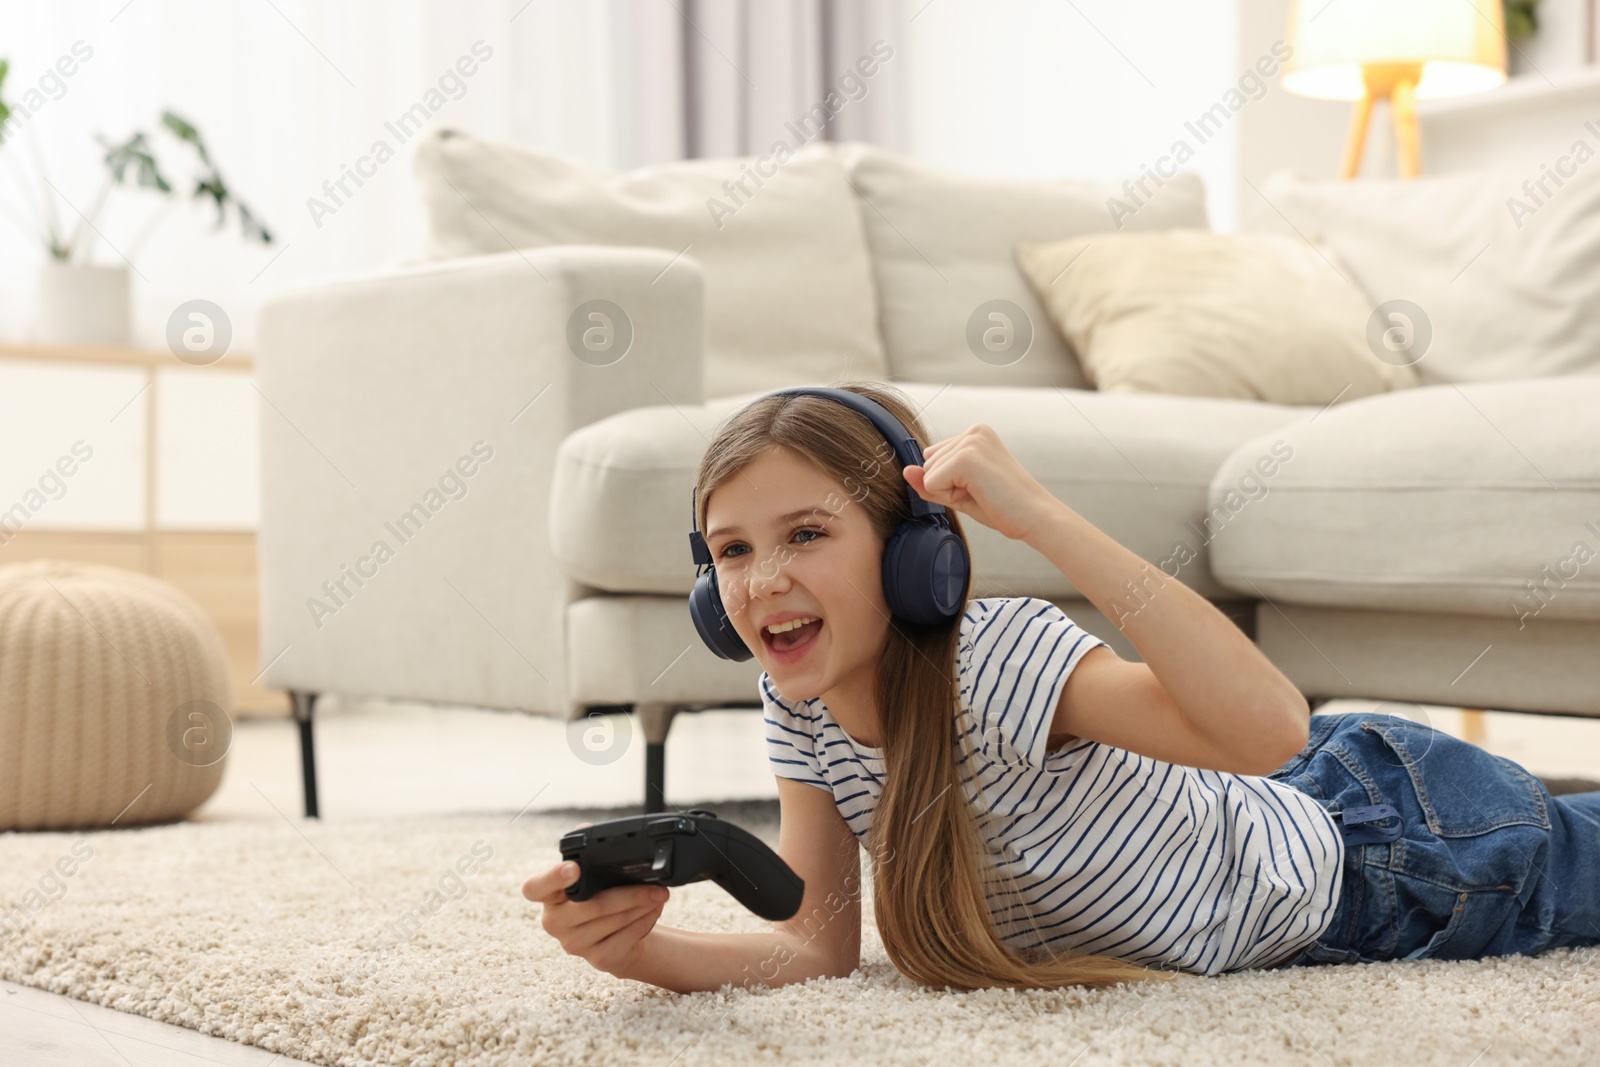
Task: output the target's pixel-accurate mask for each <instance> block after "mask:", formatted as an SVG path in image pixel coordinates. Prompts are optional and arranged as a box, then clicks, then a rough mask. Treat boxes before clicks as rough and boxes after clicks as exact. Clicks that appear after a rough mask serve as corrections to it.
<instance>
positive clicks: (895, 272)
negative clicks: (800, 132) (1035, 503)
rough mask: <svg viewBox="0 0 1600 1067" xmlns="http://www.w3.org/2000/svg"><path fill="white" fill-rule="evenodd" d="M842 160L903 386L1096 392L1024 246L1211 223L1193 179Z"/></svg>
mask: <svg viewBox="0 0 1600 1067" xmlns="http://www.w3.org/2000/svg"><path fill="white" fill-rule="evenodd" d="M839 156H840V159H841V160H842V161H843V162H844V165H845V169H846V170H847V171H848V173H849V175H850V182H851V185H853V186H854V188H855V191H856V195H857V197H858V198H859V199H860V207H861V219H862V222H863V223H864V225H865V227H866V233H867V244H868V245H869V246H870V247H871V249H872V266H873V271H874V273H875V275H876V277H877V282H878V320H879V323H880V325H881V327H882V331H883V339H884V346H885V348H886V349H887V350H888V360H889V369H890V371H891V372H892V373H893V375H894V377H895V378H896V379H898V380H901V381H918V382H940V383H953V384H957V385H1010V386H1052V385H1053V386H1061V387H1064V388H1073V389H1088V388H1092V386H1090V385H1089V383H1088V380H1087V379H1086V378H1085V377H1084V374H1083V371H1082V369H1081V368H1080V367H1079V366H1078V361H1077V359H1076V358H1075V357H1074V355H1073V354H1072V351H1071V349H1070V348H1069V347H1068V345H1067V343H1066V342H1065V341H1064V340H1063V339H1062V337H1061V335H1060V334H1059V333H1058V332H1057V330H1056V329H1055V327H1054V326H1052V325H1051V322H1050V319H1049V316H1048V315H1047V314H1046V313H1045V309H1044V308H1043V306H1042V305H1040V303H1039V300H1038V298H1037V296H1035V294H1034V291H1033V289H1032V287H1031V286H1030V285H1029V284H1028V281H1027V279H1026V278H1024V277H1023V274H1022V270H1021V268H1020V267H1019V266H1018V265H1017V260H1016V253H1015V249H1016V246H1017V244H1018V243H1019V242H1023V241H1032V242H1048V241H1059V240H1062V239H1064V238H1068V237H1078V236H1081V235H1084V234H1091V233H1100V232H1106V231H1115V230H1119V229H1123V230H1163V229H1168V228H1170V227H1175V226H1185V227H1198V228H1202V229H1204V228H1209V225H1210V223H1209V222H1208V220H1207V218H1206V206H1205V186H1204V184H1203V183H1202V182H1201V180H1200V177H1199V176H1198V175H1196V174H1193V173H1190V172H1188V171H1183V172H1180V173H1178V174H1176V175H1175V176H1173V177H1170V178H1160V177H1152V178H1149V179H1144V185H1143V189H1142V190H1141V189H1140V188H1138V187H1134V188H1132V189H1131V190H1130V189H1125V188H1123V186H1122V185H1121V184H1120V183H1116V184H1114V183H1111V182H1096V181H1078V180H1044V179H1019V178H990V177H982V176H979V175H976V174H969V173H965V172H962V171H955V170H949V169H946V168H944V167H939V166H935V165H933V164H929V163H924V162H921V161H919V160H916V159H912V158H910V157H908V156H903V155H899V154H897V153H894V152H889V151H886V150H884V149H882V148H878V147H876V146H874V145H869V144H865V143H863V142H846V143H844V144H841V145H840V146H839ZM1015 309H1020V314H1019V313H1018V312H1017V311H1016V310H1015ZM1027 334H1031V341H1027V339H1026V335H1027ZM1025 344H1026V347H1024V345H1025Z"/></svg>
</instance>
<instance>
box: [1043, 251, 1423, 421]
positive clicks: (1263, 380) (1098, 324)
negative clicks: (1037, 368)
mask: <svg viewBox="0 0 1600 1067" xmlns="http://www.w3.org/2000/svg"><path fill="white" fill-rule="evenodd" d="M1017 260H1018V262H1019V264H1020V265H1021V267H1022V272H1023V274H1024V275H1026V276H1027V278H1028V281H1029V283H1030V284H1031V285H1032V286H1033V287H1034V290H1035V291H1036V292H1038V294H1039V298H1040V301H1041V302H1042V303H1043V304H1044V306H1045V309H1046V310H1047V311H1048V312H1049V315H1050V318H1051V320H1052V321H1053V322H1054V323H1055V325H1056V327H1057V329H1059V330H1060V331H1061V333H1062V336H1064V337H1065V338H1066V339H1067V341H1068V343H1069V344H1071V345H1072V347H1073V348H1074V349H1075V350H1076V351H1077V353H1078V359H1079V361H1080V362H1081V363H1082V365H1083V369H1084V373H1085V374H1087V375H1088V377H1089V380H1090V381H1091V382H1093V383H1094V386H1095V388H1097V389H1099V390H1101V391H1102V392H1108V393H1110V392H1120V393H1169V394H1175V395H1180V396H1216V397H1235V398H1241V399H1250V400H1265V401H1269V402H1271V403H1276V404H1308V405H1309V404H1327V403H1330V402H1332V401H1334V400H1336V399H1337V400H1338V401H1340V402H1343V401H1346V400H1354V399H1356V398H1357V397H1363V396H1371V395H1372V394H1374V393H1383V392H1388V391H1389V390H1392V389H1405V388H1410V387H1411V386H1414V385H1417V384H1418V379H1417V375H1416V372H1415V371H1414V370H1413V369H1412V368H1411V367H1410V366H1409V365H1403V361H1404V358H1405V357H1404V356H1403V355H1389V357H1388V358H1389V360H1392V362H1388V361H1385V360H1384V359H1380V358H1379V357H1378V356H1377V355H1375V354H1374V350H1373V349H1372V348H1371V347H1369V346H1368V343H1367V335H1368V320H1369V319H1370V318H1371V317H1372V313H1373V306H1372V304H1371V303H1370V302H1369V301H1368V300H1367V298H1366V296H1365V295H1364V294H1363V293H1362V292H1361V291H1360V290H1359V289H1357V288H1356V286H1355V285H1354V284H1353V283H1352V282H1351V281H1349V280H1347V278H1348V272H1344V273H1343V274H1341V271H1342V270H1343V268H1340V267H1338V265H1337V264H1336V263H1335V262H1334V261H1333V260H1332V257H1331V255H1330V254H1329V253H1328V252H1327V250H1326V249H1320V248H1315V247H1312V246H1311V245H1309V244H1307V243H1306V242H1305V241H1302V240H1299V239H1298V238H1284V237H1278V236H1276V235H1271V234H1254V233H1251V234H1221V233H1212V232H1210V231H1207V230H1189V229H1178V230H1168V231H1166V232H1162V233H1107V234H1095V235H1092V236H1088V237H1075V238H1071V239H1068V240H1064V241H1055V242H1052V243H1049V244H1030V243H1026V242H1024V243H1020V244H1018V245H1017ZM1380 336H1381V334H1380ZM1380 344H1381V341H1380ZM1386 354H1387V353H1386Z"/></svg>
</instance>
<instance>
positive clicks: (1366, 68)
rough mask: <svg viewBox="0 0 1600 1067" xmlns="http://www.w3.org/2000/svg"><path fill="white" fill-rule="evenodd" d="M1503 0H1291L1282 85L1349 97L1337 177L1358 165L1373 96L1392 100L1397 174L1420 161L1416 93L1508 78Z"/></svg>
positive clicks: (1472, 87)
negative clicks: (1350, 104) (1346, 129)
mask: <svg viewBox="0 0 1600 1067" xmlns="http://www.w3.org/2000/svg"><path fill="white" fill-rule="evenodd" d="M1504 29H1505V14H1504V10H1503V8H1502V0H1309V2H1302V0H1290V6H1289V38H1288V43H1289V46H1290V48H1291V49H1292V50H1293V51H1292V52H1291V53H1290V55H1289V58H1288V60H1287V61H1286V62H1285V63H1284V66H1283V87H1284V88H1285V89H1287V90H1288V91H1289V92H1291V93H1295V94H1297V95H1299V96H1312V97H1318V98H1320V99H1323V100H1354V101H1356V106H1355V110H1354V111H1353V112H1352V113H1351V115H1350V128H1349V132H1348V133H1346V135H1345V142H1344V159H1343V161H1342V162H1341V164H1340V167H1339V177H1341V178H1354V177H1355V176H1356V172H1357V171H1358V170H1360V169H1361V152H1362V149H1363V148H1364V147H1365V146H1366V142H1367V123H1368V120H1369V119H1371V117H1372V104H1373V101H1375V100H1378V99H1380V98H1381V99H1386V100H1388V101H1389V118H1390V121H1391V122H1392V123H1393V125H1394V137H1395V146H1396V155H1397V158H1398V163H1399V169H1400V174H1401V176H1402V177H1405V178H1415V177H1416V176H1417V174H1418V173H1419V172H1420V171H1421V168H1422V148H1421V144H1420V141H1419V138H1418V135H1417V111H1416V103H1415V102H1416V101H1417V100H1426V99H1429V98H1431V97H1440V96H1457V95H1461V94H1464V93H1475V92H1480V91H1482V90H1485V89H1493V88H1494V87H1495V86H1497V85H1500V84H1502V83H1503V82H1504V81H1505V80H1506V38H1505V32H1504Z"/></svg>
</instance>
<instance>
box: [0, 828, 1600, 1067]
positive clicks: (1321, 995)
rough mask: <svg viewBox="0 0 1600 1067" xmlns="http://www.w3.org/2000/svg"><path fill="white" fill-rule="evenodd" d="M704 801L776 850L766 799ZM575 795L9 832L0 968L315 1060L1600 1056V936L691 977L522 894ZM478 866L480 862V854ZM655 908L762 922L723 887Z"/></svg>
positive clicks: (875, 942)
mask: <svg viewBox="0 0 1600 1067" xmlns="http://www.w3.org/2000/svg"><path fill="white" fill-rule="evenodd" d="M690 806H700V807H707V808H710V809H712V810H714V811H716V812H717V813H718V814H720V815H721V816H722V817H723V818H726V819H729V820H732V821H735V822H738V823H739V824H740V825H742V826H745V827H747V828H749V829H750V830H752V831H753V832H755V833H757V834H759V835H760V836H761V837H762V838H763V839H765V840H766V841H768V842H769V843H771V844H773V845H774V846H776V844H777V830H778V824H777V804H776V801H746V802H716V801H705V802H700V803H699V804H698V805H686V806H685V807H690ZM618 814H627V812H617V811H603V810H579V809H565V810H561V811H554V812H548V811H547V812H528V813H526V814H522V815H519V816H516V817H515V818H513V817H512V816H511V815H510V814H507V815H504V816H481V815H478V816H441V817H433V818H422V819H413V818H407V819H393V820H387V821H371V822H331V823H326V824H319V823H317V822H315V821H301V820H295V821H294V822H290V821H289V820H287V819H285V820H281V821H278V822H237V823H179V824H174V825H168V826H156V827H148V828H142V829H123V830H112V831H102V832H85V833H77V834H74V833H34V834H15V833H13V834H0V978H5V979H9V980H11V981H14V982H18V983H22V984H25V985H29V986H34V987H37V988H40V989H45V990H50V991H53V992H57V993H64V994H66V995H68V996H71V997H75V998H78V999H80V1000H86V1001H92V1002H94V1003H97V1004H102V1005H105V1006H107V1007H110V1008H114V1009H116V1010H118V1011H124V1012H131V1013H134V1014H138V1015H145V1016H149V1017H150V1018H153V1019H159V1020H163V1021H166V1022H169V1023H176V1024H178V1025H180V1026H185V1027H189V1028H191V1029H194V1030H198V1031H200V1032H202V1033H206V1034H212V1035H217V1036H220V1037H224V1038H227V1039H229V1040H232V1041H238V1042H243V1043H247V1044H252V1045H258V1046H260V1047H262V1048H265V1049H269V1050H272V1051H277V1052H282V1053H285V1054H287V1055H289V1056H293V1057H297V1058H299V1059H303V1060H307V1061H310V1062H314V1063H322V1064H331V1065H339V1067H344V1065H350V1067H354V1065H368V1064H417V1065H424V1067H426V1065H443V1064H472V1065H478V1064H484V1065H487V1064H496V1065H498V1064H574V1065H579V1064H581V1065H584V1067H591V1065H594V1064H605V1065H607V1067H626V1065H632V1064H639V1065H649V1067H668V1065H672V1067H679V1065H682V1067H690V1065H695V1064H727V1063H754V1062H756V1061H758V1060H759V1061H774V1060H781V1061H782V1062H784V1063H786V1064H812V1063H815V1064H824V1063H827V1064H832V1063H844V1062H851V1063H858V1062H865V1063H873V1064H879V1063H883V1064H908V1065H910V1064H915V1065H918V1067H922V1065H927V1064H937V1063H949V1062H957V1061H959V1062H982V1063H986V1064H1026V1065H1028V1067H1037V1065H1039V1064H1052V1065H1060V1067H1065V1065H1068V1064H1091V1063H1115V1064H1156V1063H1170V1064H1186V1065H1190V1064H1224V1063H1226V1064H1235V1063H1260V1064H1271V1065H1273V1067H1278V1065H1281V1064H1285V1063H1317V1064H1367V1063H1407V1064H1448V1065H1449V1067H1466V1065H1467V1064H1474V1065H1476V1067H1487V1065H1489V1064H1540V1065H1548V1064H1578V1063H1588V1064H1593V1063H1596V1062H1600V1026H1597V1025H1596V1021H1597V1020H1600V948H1593V949H1558V950H1554V951H1551V952H1547V953H1545V954H1544V955H1542V956H1538V957H1534V958H1527V957H1500V958H1494V959H1487V960H1477V961H1444V960H1427V961H1413V962H1406V963H1384V964H1362V965H1353V966H1342V967H1305V968H1293V969H1289V970H1284V971H1274V972H1265V971H1261V972H1240V973H1235V974H1230V975H1221V976H1217V977H1212V978H1203V977H1198V976H1184V977H1183V978H1180V979H1179V980H1178V981H1177V982H1174V983H1172V984H1171V985H1170V986H1167V987H1162V988H1159V989H1148V988H1142V987H1141V988H1135V987H1132V986H1123V987H1119V988H1116V989H1110V990H1100V991H1086V990H1067V991H1042V990H1031V991H1021V992H1018V991H1007V990H982V991H978V992H952V991H944V990H930V989H924V988H922V987H920V986H917V985H916V984H915V983H913V982H911V981H909V980H908V979H906V978H904V977H903V976H902V975H900V974H899V973H898V972H897V971H896V970H895V968H894V966H893V964H892V963H891V962H890V961H889V959H888V957H887V956H886V955H885V954H884V951H883V945H882V942H881V940H880V939H879V938H878V936H877V932H876V927H875V925H874V923H873V921H872V918H871V914H872V913H871V902H872V897H871V883H870V872H864V877H865V879H866V887H865V892H864V905H865V908H866V912H867V919H866V922H865V926H864V931H863V956H862V964H861V967H860V969H859V970H858V971H857V972H856V973H855V974H853V975H851V976H850V977H849V978H843V979H826V980H821V979H819V980H814V981H812V982H809V983H805V984H802V985H791V986H785V987H781V988H777V989H764V988H755V989H750V988H741V987H738V986H729V987H725V988H724V990H722V991H720V992H706V993H695V994H687V995H683V994H677V993H673V992H670V991H668V990H664V989H659V988H656V987H654V986H649V985H645V984H643V983H638V982H625V981H619V980H617V979H614V978H612V977H611V976H609V975H606V974H603V973H601V972H598V971H595V970H594V969H593V968H591V967H590V966H589V965H588V964H587V963H585V962H584V961H583V960H581V959H579V958H577V957H574V956H568V955H566V954H565V953H564V952H563V951H562V949H561V946H560V944H559V943H557V942H556V941H555V939H554V938H552V937H550V936H549V935H548V934H546V933H545V932H544V929H543V927H541V926H540V924H539V919H538V906H537V905H534V904H531V903H529V902H527V901H525V900H523V898H522V895H521V885H522V882H523V881H524V880H525V879H526V878H527V877H528V876H529V875H530V874H532V873H534V872H536V871H539V870H541V869H544V868H546V867H548V866H550V865H552V864H554V863H555V862H556V861H557V860H558V859H559V852H558V849H557V840H558V839H559V837H560V835H561V834H562V833H564V832H565V831H567V830H569V829H571V828H572V827H573V825H574V824H575V823H577V822H579V821H584V820H588V821H596V822H597V821H600V820H601V819H605V818H612V817H615V816H617V815H618ZM469 872H470V873H469ZM661 922H663V923H664V924H666V925H670V926H676V927H682V928H687V929H696V930H721V931H759V930H764V929H767V924H766V923H765V922H764V921H763V920H761V919H759V918H757V917H756V916H754V915H752V914H750V913H749V912H747V911H745V910H744V909H743V908H741V907H740V906H739V905H738V904H736V903H735V902H734V901H733V900H732V898H730V897H728V896H727V895H725V894H724V893H723V892H722V891H721V890H720V889H718V888H717V887H716V886H715V885H714V884H712V883H709V882H700V883H695V884H692V885H688V886H681V887H678V888H675V889H674V890H673V897H672V900H671V901H670V902H669V903H668V905H667V908H666V911H665V914H664V915H663V917H662V919H661Z"/></svg>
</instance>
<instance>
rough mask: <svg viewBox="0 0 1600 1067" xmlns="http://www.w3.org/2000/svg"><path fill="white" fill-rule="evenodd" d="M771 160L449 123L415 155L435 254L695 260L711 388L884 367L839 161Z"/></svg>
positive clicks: (804, 156)
mask: <svg viewBox="0 0 1600 1067" xmlns="http://www.w3.org/2000/svg"><path fill="white" fill-rule="evenodd" d="M763 161H764V162H763V164H762V168H758V167H757V166H756V163H757V162H758V161H757V160H755V159H695V160H683V161H679V162H672V163H662V164H659V165H656V166H650V167H639V168H637V169H635V170H631V171H615V170H610V169H607V168H603V167H596V166H591V165H589V164H586V163H581V162H578V161H575V160H571V159H566V158H563V157H560V156H554V155H550V154H548V153H544V152H537V151H534V150H532V149H529V148H525V147H522V146H520V145H514V144H504V143H497V142H493V141H486V140H483V139H480V138H477V137H473V136H471V135H470V134H466V133H462V132H460V131H459V130H452V129H440V130H436V131H434V132H432V133H430V134H429V135H428V136H427V137H426V138H425V139H424V140H423V141H421V142H420V143H419V144H418V146H417V151H416V155H415V157H414V159H413V164H412V165H413V169H414V172H415V173H416V175H417V178H418V180H419V182H420V184H421V186H422V194H423V201H424V204H425V205H426V210H427V218H428V254H429V255H430V256H432V257H434V258H446V257H453V256H465V255H476V254H481V253H487V252H506V251H510V250H511V249H514V248H528V247H538V246H543V245H561V244H600V245H642V246H649V247H655V248H663V249H667V250H668V251H671V252H674V253H680V252H681V253H682V254H683V255H684V256H686V257H689V258H692V259H694V260H696V261H698V263H699V264H700V267H701V269H702V270H703V272H704V276H705V359H706V364H705V386H706V395H707V396H708V397H718V396H728V395H732V394H735V393H745V392H754V391H769V390H773V389H782V388H785V387H788V386H793V385H811V384H816V383H818V382H828V381H834V380H839V379H846V378H857V377H860V378H885V377H887V376H888V374H887V372H888V365H887V363H886V362H885V359H884V353H883V343H882V341H881V340H880V338H879V336H878V328H877V309H876V306H875V304H874V300H873V285H872V271H871V267H870V265H869V262H868V256H867V245H866V239H865V237H864V236H863V234H862V231H861V221H860V215H859V214H858V212H857V210H856V205H855V194H854V193H852V192H851V190H850V185H849V183H848V182H847V181H846V179H845V173H844V170H843V168H842V167H841V165H840V163H839V161H838V160H837V158H836V157H835V155H834V153H833V151H832V150H831V148H830V147H828V146H826V145H821V144H818V145H807V146H804V147H802V148H801V149H800V150H799V151H798V152H795V153H793V154H792V155H791V156H790V157H789V158H788V159H787V160H786V161H785V162H781V163H779V162H778V161H777V160H776V159H775V158H774V157H763ZM759 169H766V170H769V171H771V172H772V173H770V174H765V175H763V174H761V173H759ZM668 269H669V270H670V269H671V268H670V267H669V268H668ZM623 310H624V311H626V310H627V309H626V308H623Z"/></svg>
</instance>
